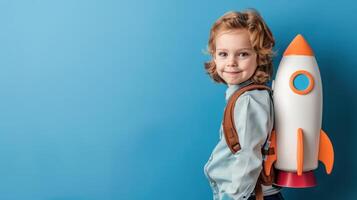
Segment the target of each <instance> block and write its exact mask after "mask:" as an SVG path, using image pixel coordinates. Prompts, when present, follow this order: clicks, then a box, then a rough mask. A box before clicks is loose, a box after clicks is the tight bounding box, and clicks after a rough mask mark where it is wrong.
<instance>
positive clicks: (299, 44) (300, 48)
mask: <svg viewBox="0 0 357 200" xmlns="http://www.w3.org/2000/svg"><path fill="white" fill-rule="evenodd" d="M289 55H304V56H313V55H314V52H313V51H312V49H311V47H310V45H309V44H308V43H307V42H306V40H305V38H304V37H302V35H300V34H299V35H297V36H296V37H295V38H294V40H293V41H292V42H291V43H290V44H289V46H288V48H286V50H285V52H284V56H289Z"/></svg>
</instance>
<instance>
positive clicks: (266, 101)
mask: <svg viewBox="0 0 357 200" xmlns="http://www.w3.org/2000/svg"><path fill="white" fill-rule="evenodd" d="M250 101H253V102H256V103H258V104H259V105H262V106H264V105H266V106H270V105H271V103H272V100H271V97H270V92H269V91H268V90H249V91H246V92H244V93H243V94H242V95H241V96H240V97H239V98H238V99H237V101H236V104H246V103H248V102H250Z"/></svg>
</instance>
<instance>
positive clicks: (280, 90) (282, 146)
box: [265, 35, 334, 187]
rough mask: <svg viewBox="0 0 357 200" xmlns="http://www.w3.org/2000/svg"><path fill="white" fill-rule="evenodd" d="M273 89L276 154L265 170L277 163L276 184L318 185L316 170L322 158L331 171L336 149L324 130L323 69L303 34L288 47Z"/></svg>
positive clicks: (295, 185) (269, 159) (272, 156)
mask: <svg viewBox="0 0 357 200" xmlns="http://www.w3.org/2000/svg"><path fill="white" fill-rule="evenodd" d="M301 83H302V84H301ZM273 91H274V96H273V99H274V111H275V131H274V132H273V133H272V137H271V141H272V147H274V148H275V149H276V154H274V155H270V156H268V157H267V160H266V162H265V172H266V173H267V174H268V173H269V172H270V169H271V166H272V165H273V164H274V165H275V167H276V168H277V169H278V170H279V172H278V175H277V185H280V186H283V187H312V186H315V185H316V179H315V177H314V175H313V170H315V169H316V168H317V167H318V161H319V160H320V161H321V162H322V163H324V164H325V168H326V172H327V173H328V174H330V173H331V171H332V167H333V163H334V150H333V146H332V143H331V141H330V139H329V138H328V136H327V134H326V133H325V132H324V131H323V130H322V129H321V123H322V83H321V76H320V71H319V68H318V65H317V62H316V59H315V56H314V53H313V51H312V49H311V47H310V45H309V44H308V43H307V42H306V40H305V39H304V38H303V37H302V36H301V35H297V36H296V37H295V39H294V40H293V41H292V42H291V43H290V45H289V46H288V48H287V49H286V50H285V52H284V56H283V58H282V60H281V62H280V64H279V68H278V71H277V74H276V79H275V80H274V83H273Z"/></svg>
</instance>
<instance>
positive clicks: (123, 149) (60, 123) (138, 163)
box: [0, 0, 357, 200]
mask: <svg viewBox="0 0 357 200" xmlns="http://www.w3.org/2000/svg"><path fill="white" fill-rule="evenodd" d="M249 7H254V8H256V9H258V10H259V11H260V12H261V14H262V16H263V17H264V18H265V20H266V22H267V23H268V25H269V26H270V27H271V29H272V31H273V33H274V36H275V38H276V41H277V44H276V50H277V57H276V59H275V67H276V66H277V65H278V63H279V61H280V59H281V54H282V52H283V51H284V49H285V48H286V46H287V45H288V44H289V42H290V41H291V40H292V39H293V38H294V37H295V35H296V34H298V33H302V34H303V35H304V37H305V38H306V39H307V40H308V41H309V43H310V45H311V46H312V47H313V49H314V51H315V54H316V57H317V60H318V63H319V66H320V71H321V75H322V80H323V83H324V118H323V129H324V130H325V131H326V132H327V133H328V134H329V136H330V138H331V139H332V141H333V143H334V147H335V152H336V160H335V161H336V162H335V167H334V171H333V173H332V175H330V176H328V175H326V174H325V173H324V171H323V167H322V165H320V167H319V169H318V170H317V172H316V174H317V177H318V182H319V186H318V187H316V188H311V189H303V190H293V189H286V190H284V192H283V193H284V195H285V197H286V199H291V200H294V199H301V198H304V199H306V200H307V199H317V198H323V199H356V198H357V192H356V190H355V188H356V187H357V183H356V181H354V180H355V179H356V177H357V172H356V171H355V169H356V168H357V161H356V155H355V154H354V152H355V151H356V150H355V141H356V139H357V137H356V134H355V132H356V130H355V127H354V126H353V125H356V122H357V120H356V119H357V118H356V115H355V113H356V112H357V109H356V108H357V107H356V102H357V95H356V89H357V86H356V84H355V80H356V78H355V77H356V74H357V60H356V53H357V51H356V46H357V37H356V32H357V28H356V27H357V26H356V25H357V23H356V20H355V19H356V17H357V14H356V8H357V4H356V3H354V2H353V1H347V0H341V1H322V0H316V1H308V0H300V1H297V0H295V1H283V0H276V1H258V0H252V1H228V0H225V1H202V0H199V1H189V0H180V1H164V0H156V1H154V0H152V1H144V0H132V1H129V0H127V1H114V0H113V1H109V0H107V1H99V0H97V1H94V0H64V1H45V0H31V1H30V0H28V1H19V0H16V1H15V0H13V1H11V0H2V1H0V26H1V29H0V100H1V101H0V102H1V103H0V163H1V164H0V199H6V200H112V199H113V200H114V199H115V200H118V199H120V200H139V199H155V200H159V199H160V200H161V199H162V200H181V199H186V200H197V199H211V190H210V188H209V185H208V182H207V180H206V178H205V176H204V174H203V166H204V164H205V162H206V161H207V159H208V157H209V155H210V153H211V151H212V149H213V147H214V146H215V144H216V142H217V141H218V129H219V125H220V121H221V117H222V112H223V108H224V105H225V100H224V92H225V89H226V87H225V86H224V85H218V84H214V83H213V82H212V81H211V80H210V79H209V77H208V76H207V75H206V74H205V71H204V68H203V62H204V61H207V60H208V59H209V57H208V56H207V55H205V54H204V53H203V50H204V49H205V48H206V45H207V38H208V33H209V29H210V27H211V25H212V23H213V22H214V20H216V19H217V18H218V17H219V16H221V15H222V14H223V13H224V12H226V11H228V10H241V9H244V8H249Z"/></svg>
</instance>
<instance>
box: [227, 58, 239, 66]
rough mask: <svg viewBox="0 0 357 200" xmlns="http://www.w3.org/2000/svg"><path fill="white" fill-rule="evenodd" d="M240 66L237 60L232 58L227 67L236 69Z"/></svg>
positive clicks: (229, 59)
mask: <svg viewBox="0 0 357 200" xmlns="http://www.w3.org/2000/svg"><path fill="white" fill-rule="evenodd" d="M237 65H238V63H237V60H236V59H235V57H234V56H230V57H229V58H228V60H227V66H228V67H236V66H237Z"/></svg>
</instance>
